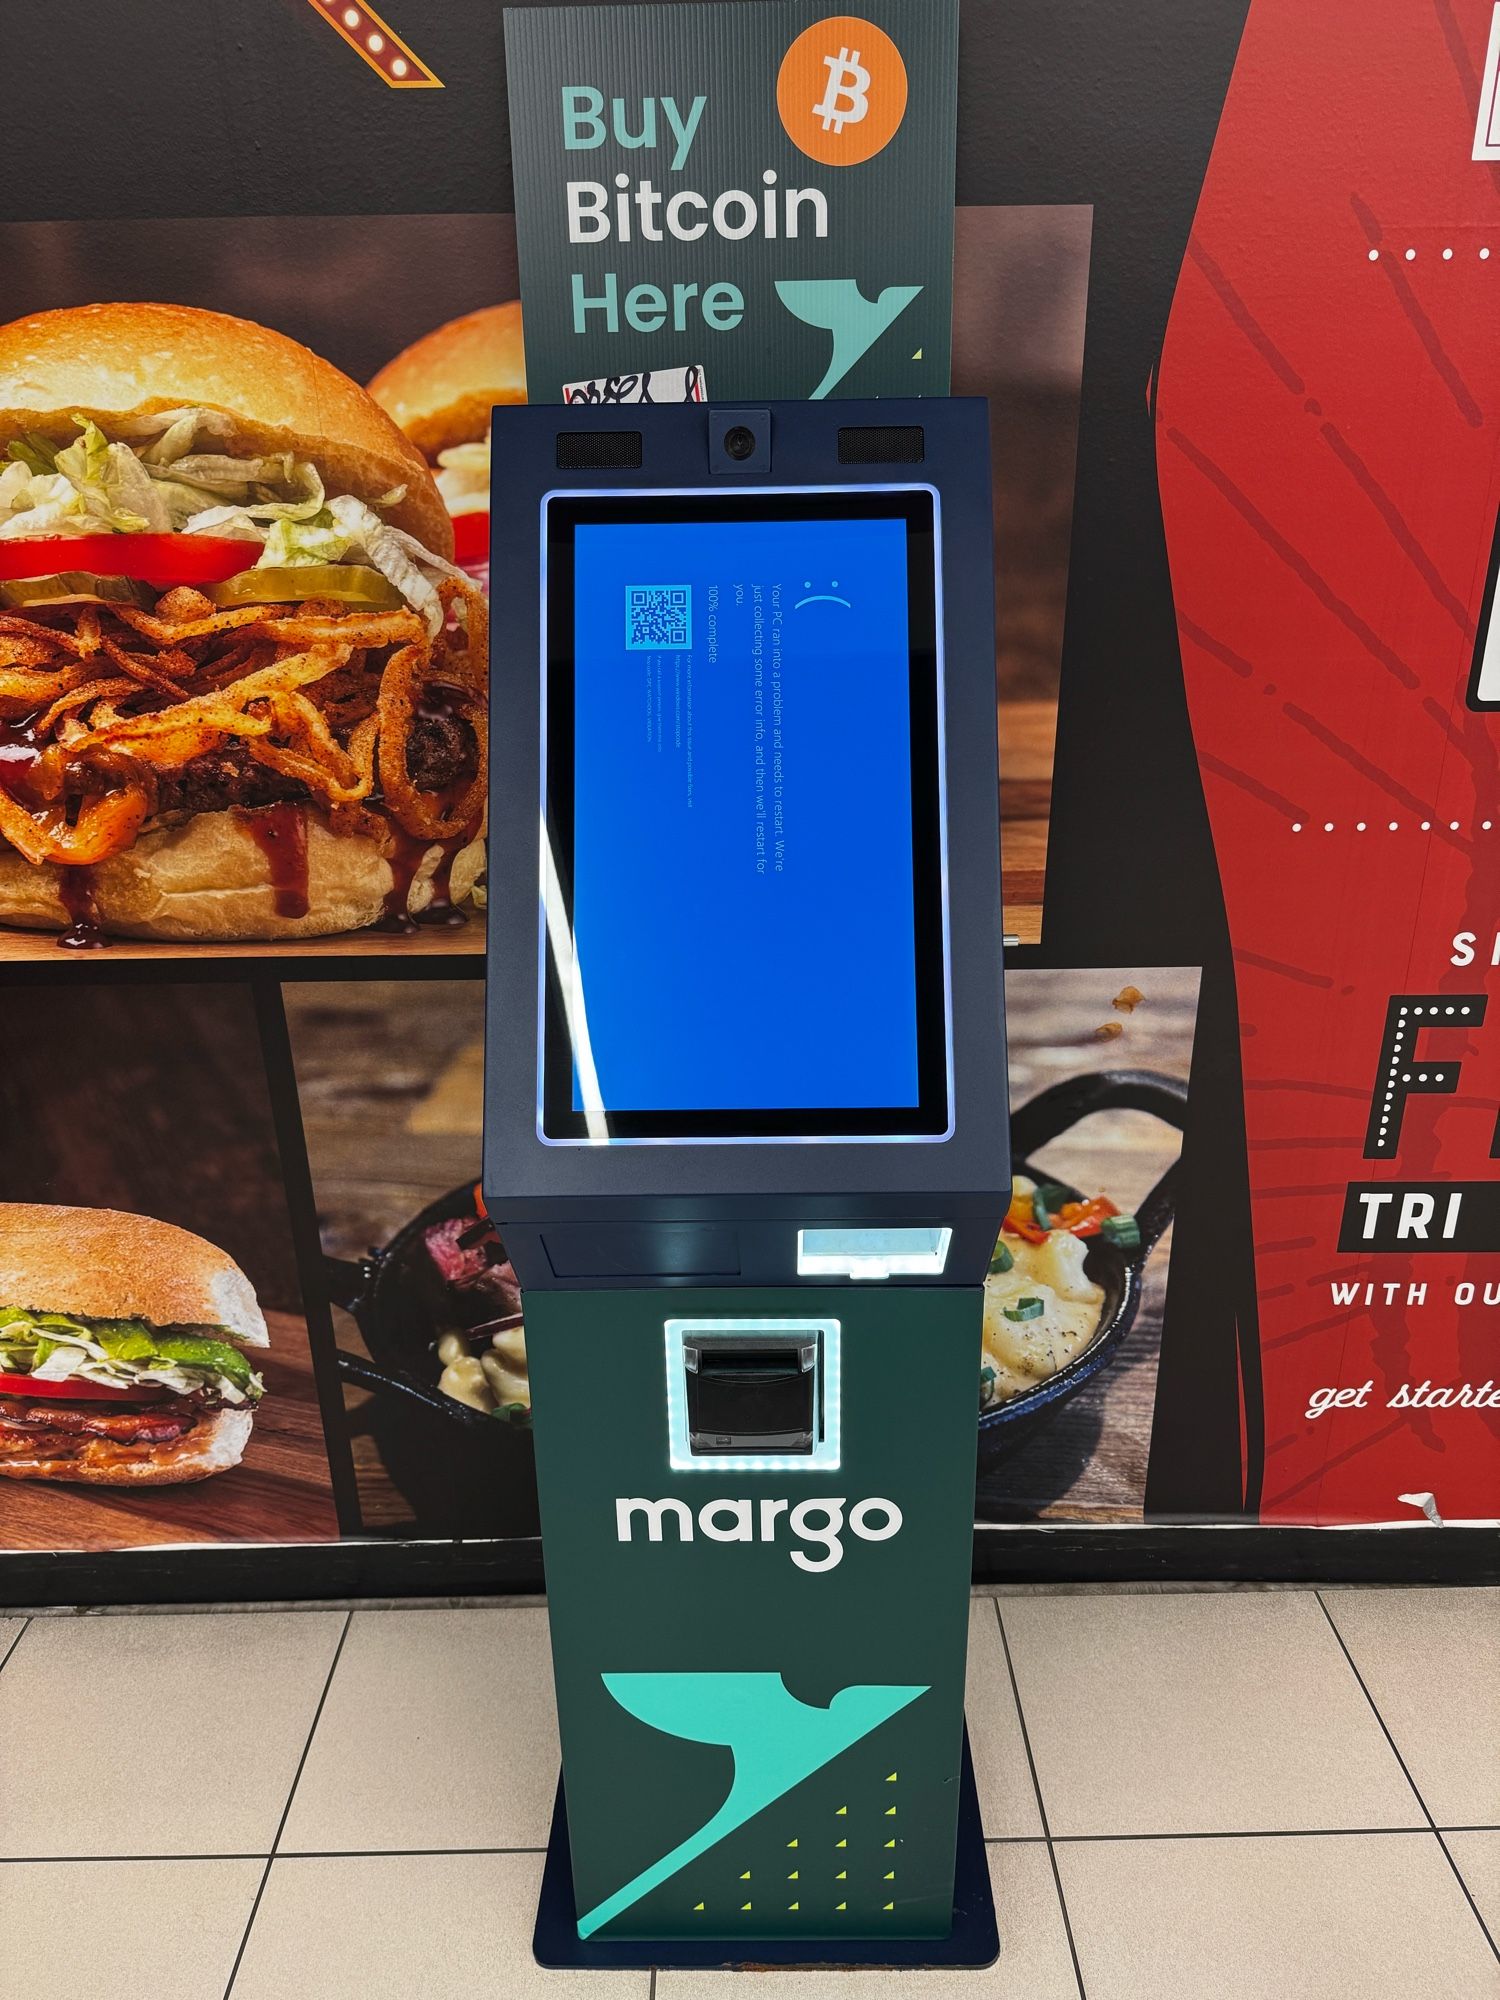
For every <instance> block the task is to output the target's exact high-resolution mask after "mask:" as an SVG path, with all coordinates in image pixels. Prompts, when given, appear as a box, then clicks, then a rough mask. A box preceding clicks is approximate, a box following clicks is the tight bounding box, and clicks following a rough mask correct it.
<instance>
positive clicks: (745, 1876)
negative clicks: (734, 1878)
mask: <svg viewBox="0 0 1500 2000" xmlns="http://www.w3.org/2000/svg"><path fill="white" fill-rule="evenodd" d="M740 1880H741V1881H742V1882H748V1881H749V1880H750V1870H749V1869H748V1868H747V1869H746V1870H745V1872H744V1874H743V1875H742V1876H741V1877H740Z"/></svg>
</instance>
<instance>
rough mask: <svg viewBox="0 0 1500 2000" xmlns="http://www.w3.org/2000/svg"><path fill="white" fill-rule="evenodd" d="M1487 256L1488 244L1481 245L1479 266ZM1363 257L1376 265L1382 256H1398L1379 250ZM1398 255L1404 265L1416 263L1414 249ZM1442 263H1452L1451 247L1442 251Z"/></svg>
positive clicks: (1488, 252)
mask: <svg viewBox="0 0 1500 2000" xmlns="http://www.w3.org/2000/svg"><path fill="white" fill-rule="evenodd" d="M1489 254H1490V249H1489V245H1488V244H1487V243H1486V244H1484V245H1483V246H1482V247H1481V249H1480V250H1479V252H1478V256H1479V261H1480V263H1481V264H1482V263H1484V262H1485V261H1486V259H1487V258H1488V257H1489ZM1365 255H1366V256H1367V257H1368V258H1369V260H1370V262H1371V263H1372V264H1376V263H1378V262H1379V261H1380V259H1381V257H1382V256H1386V255H1389V256H1392V257H1394V256H1396V255H1398V253H1397V252H1396V251H1394V250H1392V251H1389V252H1386V251H1381V250H1367V251H1366V252H1365ZM1399 255H1400V258H1401V261H1402V262H1403V263H1405V264H1414V263H1415V262H1416V261H1417V253H1416V251H1415V250H1414V249H1406V250H1402V251H1401V252H1399ZM1443 262H1444V263H1445V264H1451V263H1452V262H1453V250H1452V247H1451V246H1449V247H1446V248H1445V249H1444V251H1443Z"/></svg>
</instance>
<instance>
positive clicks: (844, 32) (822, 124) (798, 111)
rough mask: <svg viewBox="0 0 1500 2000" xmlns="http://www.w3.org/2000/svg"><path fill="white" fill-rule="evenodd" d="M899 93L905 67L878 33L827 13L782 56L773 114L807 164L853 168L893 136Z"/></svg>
mask: <svg viewBox="0 0 1500 2000" xmlns="http://www.w3.org/2000/svg"><path fill="white" fill-rule="evenodd" d="M834 49H837V50H838V54H837V55H834V54H832V53H831V51H832V50H834ZM906 89H907V85H906V64H905V63H904V62H903V61H902V58H901V51H900V50H899V49H898V48H897V47H896V44H895V43H894V42H893V41H892V40H891V38H890V36H889V35H888V34H887V33H886V32H885V30H884V28H880V27H877V26H876V24H875V23H874V22H873V21H867V20H865V18H864V16H863V15H861V14H829V15H827V16H825V18H824V19H823V20H821V21H814V22H813V23H812V24H811V25H810V26H809V27H806V28H804V29H803V30H802V32H801V34H800V35H798V36H797V38H796V40H795V41H794V42H793V43H792V44H791V46H790V48H788V50H787V52H786V54H785V55H784V56H783V57H782V59H781V68H780V69H779V70H778V71H777V75H776V109H777V111H778V113H779V114H780V117H781V123H782V125H783V127H784V128H785V131H786V135H787V137H788V138H789V139H790V140H791V142H792V144H793V145H794V146H795V147H796V148H797V149H798V151H799V152H803V153H806V155H807V157H808V158H809V159H810V160H817V161H819V162H820V163H821V164H822V165H823V166H825V167H857V166H858V165H859V164H860V163H861V161H864V160H871V159H873V158H874V157H875V155H876V154H877V153H879V152H881V151H882V150H883V149H884V148H885V147H886V146H888V145H889V144H890V142H891V140H892V139H893V138H894V137H895V136H896V133H897V131H898V130H899V129H900V125H901V121H902V119H903V118H904V117H905V115H906Z"/></svg>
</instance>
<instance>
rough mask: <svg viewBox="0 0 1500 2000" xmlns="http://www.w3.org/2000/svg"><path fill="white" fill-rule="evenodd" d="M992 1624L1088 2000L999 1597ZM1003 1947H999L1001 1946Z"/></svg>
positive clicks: (1076, 1970) (1077, 1976)
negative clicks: (1007, 1678)
mask: <svg viewBox="0 0 1500 2000" xmlns="http://www.w3.org/2000/svg"><path fill="white" fill-rule="evenodd" d="M994 1605H995V1626H996V1629H997V1630H998V1632H999V1634H1000V1647H1001V1650H1002V1651H1003V1653H1004V1654H1005V1671H1006V1673H1007V1674H1008V1675H1009V1676H1010V1694H1011V1700H1012V1701H1013V1702H1014V1703H1015V1705H1016V1720H1017V1722H1018V1723H1019V1724H1020V1725H1021V1742H1022V1745H1023V1746H1024V1748H1025V1751H1026V1764H1027V1768H1028V1769H1029V1771H1030V1772H1031V1789H1032V1790H1033V1791H1034V1792H1035V1793H1036V1809H1037V1816H1038V1818H1039V1819H1040V1820H1041V1822H1042V1838H1043V1840H1044V1841H1045V1842H1046V1843H1047V1859H1048V1861H1049V1862H1050V1863H1051V1864H1052V1883H1053V1886H1054V1888H1055V1889H1056V1890H1057V1906H1058V1908H1059V1909H1060V1910H1061V1911H1062V1920H1063V1930H1064V1931H1065V1933H1066V1934H1067V1939H1068V1956H1069V1957H1070V1958H1071V1959H1072V1961H1073V1978H1074V1980H1075V1981H1076V1982H1077V1986H1078V2000H1088V1995H1087V1993H1086V1991H1085V1989H1084V1984H1083V1967H1082V1966H1081V1965H1080V1964H1079V1963H1078V1947H1077V1945H1076V1944H1075V1943H1074V1942H1073V1921H1072V1919H1071V1917H1069V1915H1068V1899H1067V1897H1066V1896H1065V1895H1064V1894H1063V1885H1062V1870H1061V1869H1060V1868H1059V1867H1058V1865H1057V1849H1056V1848H1055V1847H1054V1846H1053V1845H1052V1827H1051V1824H1050V1822H1049V1821H1048V1818H1047V1807H1046V1805H1045V1803H1044V1802H1043V1799H1042V1783H1041V1779H1040V1778H1039V1777H1038V1776H1037V1770H1036V1758H1035V1757H1033V1755H1032V1754H1031V1731H1030V1730H1029V1729H1028V1728H1027V1727H1026V1711H1025V1710H1024V1709H1023V1708H1022V1706H1021V1689H1020V1685H1019V1683H1018V1682H1017V1680H1016V1669H1015V1662H1014V1661H1013V1660H1012V1659H1011V1657H1010V1641H1009V1639H1007V1638H1006V1636H1005V1620H1004V1619H1003V1618H1002V1617H1001V1615H1000V1600H999V1598H998V1597H997V1598H995V1600H994ZM1002 1949H1003V1946H1002Z"/></svg>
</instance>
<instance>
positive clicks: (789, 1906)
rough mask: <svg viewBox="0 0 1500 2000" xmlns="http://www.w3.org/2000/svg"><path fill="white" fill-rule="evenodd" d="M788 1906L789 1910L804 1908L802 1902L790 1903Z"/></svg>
mask: <svg viewBox="0 0 1500 2000" xmlns="http://www.w3.org/2000/svg"><path fill="white" fill-rule="evenodd" d="M787 1908H788V1909H789V1910H800V1909H801V1908H802V1905H801V1904H800V1903H788V1904H787Z"/></svg>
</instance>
